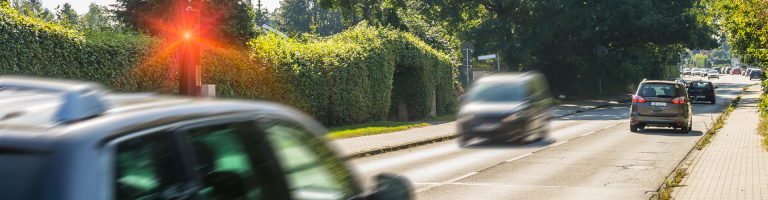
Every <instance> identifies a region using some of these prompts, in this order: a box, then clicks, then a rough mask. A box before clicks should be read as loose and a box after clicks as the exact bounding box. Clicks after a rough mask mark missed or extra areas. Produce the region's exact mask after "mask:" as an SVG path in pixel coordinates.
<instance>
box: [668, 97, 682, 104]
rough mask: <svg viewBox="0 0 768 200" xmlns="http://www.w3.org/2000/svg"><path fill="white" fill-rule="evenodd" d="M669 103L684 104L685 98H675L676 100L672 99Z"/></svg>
mask: <svg viewBox="0 0 768 200" xmlns="http://www.w3.org/2000/svg"><path fill="white" fill-rule="evenodd" d="M671 102H672V104H683V103H685V98H683V97H677V98H674V99H672V101H671Z"/></svg>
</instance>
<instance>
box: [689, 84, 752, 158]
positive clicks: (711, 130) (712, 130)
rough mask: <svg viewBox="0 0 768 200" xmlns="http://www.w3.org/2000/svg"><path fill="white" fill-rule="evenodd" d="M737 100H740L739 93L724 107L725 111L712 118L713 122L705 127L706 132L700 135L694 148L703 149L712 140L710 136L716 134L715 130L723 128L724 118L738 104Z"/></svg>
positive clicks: (726, 117)
mask: <svg viewBox="0 0 768 200" xmlns="http://www.w3.org/2000/svg"><path fill="white" fill-rule="evenodd" d="M739 100H741V95H739V96H738V97H736V99H734V100H732V101H731V102H730V103H729V104H728V107H726V108H725V111H723V113H721V114H720V116H718V117H717V119H715V120H714V123H713V125H712V127H708V128H707V132H706V133H704V136H702V138H701V140H699V142H697V143H696V146H695V148H696V149H698V150H701V149H704V147H705V146H707V144H709V143H710V142H711V141H712V137H714V136H715V134H717V131H718V130H720V128H723V125H724V124H725V120H726V119H728V116H729V115H731V112H733V109H734V108H736V105H738V104H739Z"/></svg>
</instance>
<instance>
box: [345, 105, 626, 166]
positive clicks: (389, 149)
mask: <svg viewBox="0 0 768 200" xmlns="http://www.w3.org/2000/svg"><path fill="white" fill-rule="evenodd" d="M630 101H632V99H631V98H629V99H622V100H618V101H616V102H617V103H605V104H601V105H597V106H595V107H593V108H589V109H586V110H577V111H574V112H571V113H569V114H565V115H561V116H553V118H561V117H565V116H569V115H573V114H576V113H582V112H587V111H591V110H595V109H598V108H605V107H610V106H614V105H618V104H622V103H626V102H630ZM457 137H459V136H458V135H456V133H451V134H450V135H447V136H442V137H437V138H432V139H427V140H421V141H416V142H411V143H408V144H403V145H399V146H395V147H385V148H379V149H373V150H369V151H364V152H358V153H353V154H350V155H347V156H344V157H342V158H341V159H342V160H344V161H348V160H352V159H356V158H362V157H366V156H373V155H377V154H382V153H387V152H393V151H398V150H403V149H409V148H412V147H418V146H422V145H425V144H432V143H437V142H443V141H448V140H452V139H456V138H457Z"/></svg>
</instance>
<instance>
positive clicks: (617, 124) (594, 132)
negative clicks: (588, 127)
mask: <svg viewBox="0 0 768 200" xmlns="http://www.w3.org/2000/svg"><path fill="white" fill-rule="evenodd" d="M628 121H630V120H626V121H623V122H628ZM623 122H619V123H616V124H614V125H611V126H608V127H605V128H603V129H600V130H596V131H592V132H589V133H586V134H584V135H581V136H587V135H590V134H592V133H597V132H600V131H603V130H605V129H609V128H613V127H615V126H618V125H621V124H622V123H623Z"/></svg>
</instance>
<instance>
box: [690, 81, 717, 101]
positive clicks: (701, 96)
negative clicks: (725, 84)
mask: <svg viewBox="0 0 768 200" xmlns="http://www.w3.org/2000/svg"><path fill="white" fill-rule="evenodd" d="M715 89H717V86H714V85H712V82H711V81H692V82H691V83H690V84H689V85H688V96H689V97H690V98H691V99H694V100H693V101H709V103H711V104H715V101H717V99H716V95H717V94H716V93H715Z"/></svg>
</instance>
